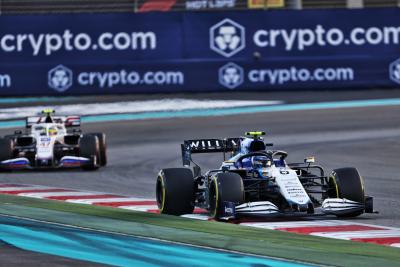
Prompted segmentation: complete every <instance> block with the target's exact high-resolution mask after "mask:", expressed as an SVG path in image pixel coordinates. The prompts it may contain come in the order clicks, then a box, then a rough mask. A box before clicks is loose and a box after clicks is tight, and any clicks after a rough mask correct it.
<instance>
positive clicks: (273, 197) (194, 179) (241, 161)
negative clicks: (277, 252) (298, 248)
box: [156, 132, 373, 220]
mask: <svg viewBox="0 0 400 267" xmlns="http://www.w3.org/2000/svg"><path fill="white" fill-rule="evenodd" d="M264 134H265V133H263V132H248V133H246V137H240V138H228V139H203V140H187V141H184V143H183V144H182V145H181V149H182V160H183V165H184V167H183V168H169V169H162V170H161V171H160V172H159V174H158V177H157V183H156V198H157V204H158V207H159V209H160V212H161V213H164V214H171V215H183V214H190V213H192V212H193V210H194V207H195V206H196V207H199V208H203V209H206V210H208V211H209V212H210V215H211V216H212V217H214V218H215V219H217V220H219V219H234V218H237V217H239V216H251V215H253V216H254V215H257V216H293V215H294V216H309V215H313V216H315V215H336V216H338V217H355V216H358V215H361V214H362V213H364V212H365V213H372V212H373V199H372V197H368V196H365V192H364V185H363V179H362V177H361V176H360V174H359V172H358V171H357V169H355V168H340V169H336V170H333V171H332V173H331V174H330V175H329V176H327V175H326V173H325V170H324V169H323V168H322V167H321V166H319V165H316V164H315V159H314V157H308V158H306V159H305V160H304V163H287V162H286V157H287V155H288V154H287V153H286V152H284V151H280V150H268V149H267V147H268V146H272V144H265V143H264V141H263V138H262V135H264ZM214 152H220V153H223V155H224V161H223V163H222V165H221V167H220V168H219V169H216V170H209V171H207V172H205V173H204V174H203V173H202V171H201V168H200V167H199V166H198V165H197V164H196V163H194V162H193V160H192V154H195V153H214ZM226 153H231V158H229V159H228V160H225V155H226ZM191 163H193V164H194V167H193V172H192V170H191V169H190V168H189V166H190V164H191Z"/></svg>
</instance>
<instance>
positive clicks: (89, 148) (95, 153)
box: [79, 135, 100, 171]
mask: <svg viewBox="0 0 400 267" xmlns="http://www.w3.org/2000/svg"><path fill="white" fill-rule="evenodd" d="M79 148H80V156H81V157H84V158H89V159H91V161H90V162H89V163H88V164H85V165H83V166H82V169H84V170H90V171H92V170H97V169H98V168H99V160H100V145H99V139H98V138H97V136H95V135H83V136H82V137H81V138H80V139H79Z"/></svg>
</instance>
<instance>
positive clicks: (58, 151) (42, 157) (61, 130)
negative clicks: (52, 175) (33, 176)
mask: <svg viewBox="0 0 400 267" xmlns="http://www.w3.org/2000/svg"><path fill="white" fill-rule="evenodd" d="M53 113H54V111H53V110H50V109H49V110H44V111H42V114H43V115H41V116H36V117H28V118H26V132H25V133H23V132H22V131H20V130H17V131H15V133H14V134H13V135H6V136H4V137H3V138H0V169H3V170H4V169H6V170H12V169H40V168H73V167H81V168H82V169H85V170H96V169H98V168H99V167H100V166H105V165H106V164H107V155H106V136H105V134H104V133H90V134H82V133H81V130H80V128H79V127H80V125H81V120H80V117H79V116H52V115H53Z"/></svg>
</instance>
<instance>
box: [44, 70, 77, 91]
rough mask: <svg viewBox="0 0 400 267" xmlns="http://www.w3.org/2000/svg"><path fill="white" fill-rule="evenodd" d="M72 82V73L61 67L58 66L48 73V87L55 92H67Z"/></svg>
mask: <svg viewBox="0 0 400 267" xmlns="http://www.w3.org/2000/svg"><path fill="white" fill-rule="evenodd" d="M72 81H73V74H72V71H71V70H70V69H69V68H67V67H65V66H63V65H58V66H57V67H55V68H53V69H51V70H50V71H49V73H48V85H49V87H50V88H52V89H54V90H56V91H57V92H60V93H61V92H65V91H66V90H68V89H69V88H70V87H71V86H72Z"/></svg>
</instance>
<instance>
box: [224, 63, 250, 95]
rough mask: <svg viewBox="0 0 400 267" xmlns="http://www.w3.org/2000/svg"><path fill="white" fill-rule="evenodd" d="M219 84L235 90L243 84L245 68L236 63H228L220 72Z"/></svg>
mask: <svg viewBox="0 0 400 267" xmlns="http://www.w3.org/2000/svg"><path fill="white" fill-rule="evenodd" d="M218 72H219V73H218V74H219V75H218V78H219V83H220V84H222V85H223V86H225V87H227V88H229V89H235V88H236V87H238V86H239V85H241V84H242V83H243V80H244V78H243V77H244V74H243V73H244V71H243V68H242V67H240V66H239V65H236V64H235V63H232V62H231V63H228V64H226V65H224V66H222V67H221V68H220V69H219V71H218Z"/></svg>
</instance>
